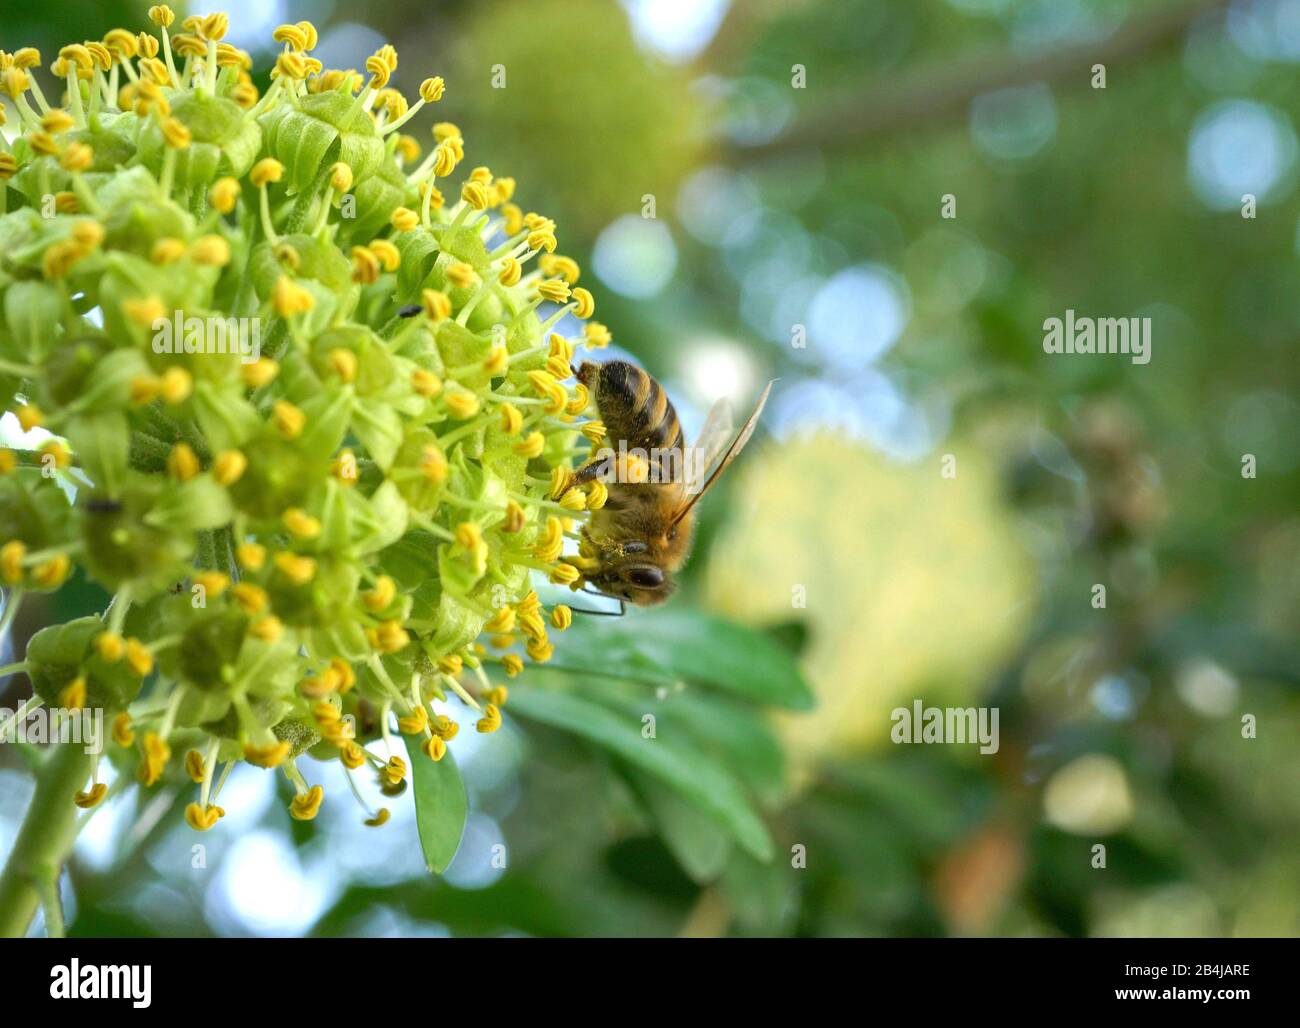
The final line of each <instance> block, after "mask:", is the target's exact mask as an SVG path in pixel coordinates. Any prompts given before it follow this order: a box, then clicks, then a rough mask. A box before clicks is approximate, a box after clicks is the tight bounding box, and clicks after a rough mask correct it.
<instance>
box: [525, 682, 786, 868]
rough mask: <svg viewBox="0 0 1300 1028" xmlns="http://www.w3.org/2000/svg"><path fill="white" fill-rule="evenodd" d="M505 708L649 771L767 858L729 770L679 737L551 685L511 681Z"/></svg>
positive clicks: (766, 844) (758, 824)
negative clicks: (650, 731)
mask: <svg viewBox="0 0 1300 1028" xmlns="http://www.w3.org/2000/svg"><path fill="white" fill-rule="evenodd" d="M510 711H511V713H514V714H519V715H521V716H523V717H525V718H530V719H532V720H534V721H540V722H542V723H543V724H547V725H551V726H552V727H553V728H558V729H560V730H562V731H566V732H571V733H573V734H574V735H577V736H580V737H581V738H584V739H587V740H589V741H590V742H593V743H595V744H596V745H598V746H603V747H604V748H606V749H608V750H610V751H611V752H613V753H615V754H616V755H617V756H619V757H621V758H622V759H623V760H625V761H627V762H628V763H629V764H631V765H633V766H634V767H636V768H638V769H639V770H641V771H644V772H646V773H647V774H650V775H653V776H654V777H655V778H657V779H659V780H660V781H662V782H663V783H664V784H665V785H667V786H668V787H669V788H671V789H672V790H673V791H674V792H676V793H677V795H679V796H680V797H681V798H682V799H684V800H686V801H688V802H689V803H691V804H692V805H694V806H695V807H697V808H699V809H700V810H701V811H703V812H704V813H706V814H708V815H709V816H710V817H711V818H712V819H713V820H714V821H715V822H716V823H717V824H719V825H721V826H722V827H723V828H725V829H726V830H727V831H728V832H730V833H731V836H732V837H733V838H734V839H735V840H736V842H738V843H739V844H740V845H741V847H742V848H743V849H744V850H745V851H746V852H748V853H750V854H752V855H753V856H754V857H756V858H757V859H759V860H764V861H766V860H771V859H772V839H771V837H770V836H769V835H768V834H767V828H766V827H765V826H764V824H763V822H762V821H761V820H760V819H759V817H758V815H757V814H755V813H754V811H753V808H751V807H750V805H749V801H748V800H747V799H746V798H745V793H744V790H743V789H742V788H741V786H740V784H739V783H738V782H737V781H736V780H735V778H733V777H732V776H731V773H730V772H729V771H727V770H726V768H724V767H722V766H721V765H720V764H717V763H715V762H714V761H713V760H712V759H710V758H709V757H707V756H705V755H704V754H702V753H700V752H699V751H698V750H697V749H695V748H694V747H693V746H691V745H690V744H689V743H688V742H686V741H685V740H683V739H678V738H675V737H672V736H665V735H663V734H659V735H657V736H656V738H653V739H647V738H644V737H643V736H642V735H641V723H640V722H639V721H638V720H634V719H633V718H631V717H629V716H627V715H625V714H620V713H617V712H615V711H613V710H609V709H608V708H606V707H603V706H601V705H599V704H597V703H592V702H590V701H588V700H586V699H583V698H582V697H580V696H577V695H574V694H573V693H569V692H561V691H559V690H554V689H538V688H534V687H529V686H519V685H516V686H514V687H512V688H511V690H510Z"/></svg>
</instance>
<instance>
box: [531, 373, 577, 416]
mask: <svg viewBox="0 0 1300 1028" xmlns="http://www.w3.org/2000/svg"><path fill="white" fill-rule="evenodd" d="M528 381H529V382H531V383H532V386H533V389H534V390H536V392H537V395H538V396H541V397H543V398H545V399H546V400H547V401H548V402H547V404H546V406H545V407H544V408H543V409H544V410H545V411H546V413H547V414H559V413H560V412H561V411H563V410H564V408H565V406H566V405H567V404H568V402H569V393H568V391H567V390H566V389H565V388H564V386H562V385H560V383H559V381H558V380H557V379H556V377H555V376H554V375H552V374H551V373H550V372H549V371H530V372H528Z"/></svg>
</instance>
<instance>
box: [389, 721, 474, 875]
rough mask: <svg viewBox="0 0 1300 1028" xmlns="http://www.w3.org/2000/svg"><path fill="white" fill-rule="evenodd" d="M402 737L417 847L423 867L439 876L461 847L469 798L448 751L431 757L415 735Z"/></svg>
mask: <svg viewBox="0 0 1300 1028" xmlns="http://www.w3.org/2000/svg"><path fill="white" fill-rule="evenodd" d="M403 738H404V739H405V742H406V753H407V756H408V757H409V758H410V764H411V784H412V786H413V792H414V794H415V821H416V825H417V827H418V828H419V831H420V849H421V850H423V852H424V863H425V866H426V867H428V869H429V870H430V871H432V872H433V873H434V874H436V875H440V874H442V873H443V872H444V871H446V870H447V866H448V865H449V864H450V863H451V860H452V857H454V856H455V855H456V850H457V849H459V848H460V840H461V836H462V835H464V834H465V817H466V815H467V814H468V813H469V797H468V795H467V794H466V792H465V783H464V782H463V781H462V780H461V777H460V771H459V770H458V769H457V767H456V762H455V761H454V760H453V759H452V756H451V752H450V751H448V752H447V753H445V754H444V755H443V758H442V759H441V760H430V759H429V758H428V757H427V756H426V755H425V754H424V752H423V751H422V750H421V749H420V743H419V740H418V737H416V736H409V735H408V736H404V737H403Z"/></svg>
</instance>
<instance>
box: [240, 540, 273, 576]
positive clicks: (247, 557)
mask: <svg viewBox="0 0 1300 1028" xmlns="http://www.w3.org/2000/svg"><path fill="white" fill-rule="evenodd" d="M235 560H237V561H238V562H239V566H240V567H241V568H244V569H246V570H248V571H260V570H262V565H264V564H265V563H266V547H265V546H263V545H262V544H261V543H240V544H239V545H238V546H236V547H235Z"/></svg>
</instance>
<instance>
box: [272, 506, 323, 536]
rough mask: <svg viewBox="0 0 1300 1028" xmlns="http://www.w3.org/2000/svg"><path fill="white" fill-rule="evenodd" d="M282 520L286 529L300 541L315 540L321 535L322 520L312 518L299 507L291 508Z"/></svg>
mask: <svg viewBox="0 0 1300 1028" xmlns="http://www.w3.org/2000/svg"><path fill="white" fill-rule="evenodd" d="M280 520H281V522H282V523H283V524H284V527H285V528H287V529H288V530H289V531H290V532H291V533H292V534H293V535H295V536H297V537H298V538H299V539H315V538H316V537H317V536H318V535H320V519H319V518H315V517H312V516H311V515H310V514H308V513H307V512H306V511H305V510H301V509H300V508H298V507H290V508H289V509H288V510H286V511H285V512H284V514H283V516H282V517H281V519H280Z"/></svg>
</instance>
